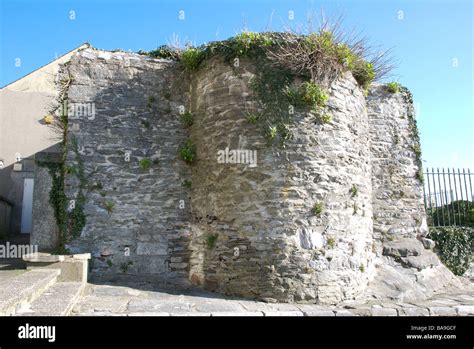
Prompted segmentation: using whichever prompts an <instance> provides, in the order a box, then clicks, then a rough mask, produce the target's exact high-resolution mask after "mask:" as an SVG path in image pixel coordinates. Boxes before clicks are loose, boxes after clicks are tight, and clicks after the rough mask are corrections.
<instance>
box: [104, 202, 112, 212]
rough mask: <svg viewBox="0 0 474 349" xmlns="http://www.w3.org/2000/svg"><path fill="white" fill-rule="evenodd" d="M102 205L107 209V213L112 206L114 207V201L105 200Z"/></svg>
mask: <svg viewBox="0 0 474 349" xmlns="http://www.w3.org/2000/svg"><path fill="white" fill-rule="evenodd" d="M104 205H105V209H106V210H107V212H108V213H109V214H110V213H112V211H113V210H114V207H115V203H114V202H113V201H106V202H105V204H104Z"/></svg>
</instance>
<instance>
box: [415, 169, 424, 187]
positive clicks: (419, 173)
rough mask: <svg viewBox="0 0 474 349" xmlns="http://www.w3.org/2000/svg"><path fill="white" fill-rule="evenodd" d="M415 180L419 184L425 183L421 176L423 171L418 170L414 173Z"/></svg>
mask: <svg viewBox="0 0 474 349" xmlns="http://www.w3.org/2000/svg"><path fill="white" fill-rule="evenodd" d="M415 178H416V179H418V180H419V181H420V183H421V184H423V183H425V177H424V176H423V169H421V168H419V169H418V170H417V171H416V174H415Z"/></svg>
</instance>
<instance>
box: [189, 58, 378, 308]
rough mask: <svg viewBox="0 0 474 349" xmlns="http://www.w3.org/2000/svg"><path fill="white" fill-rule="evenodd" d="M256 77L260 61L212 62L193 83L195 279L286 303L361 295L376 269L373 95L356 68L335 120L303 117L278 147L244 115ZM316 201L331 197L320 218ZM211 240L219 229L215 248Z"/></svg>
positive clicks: (335, 91)
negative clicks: (239, 160) (252, 162)
mask: <svg viewBox="0 0 474 349" xmlns="http://www.w3.org/2000/svg"><path fill="white" fill-rule="evenodd" d="M252 76H253V73H252V66H251V65H249V64H243V65H241V67H240V68H238V69H236V70H232V68H230V67H229V66H228V65H227V64H225V63H222V62H220V61H219V60H212V61H211V62H209V63H208V65H207V66H206V67H204V68H203V69H202V70H201V71H200V72H199V73H198V74H197V76H195V77H194V80H193V85H192V91H191V109H192V110H193V113H194V115H195V119H196V121H195V123H194V125H193V126H192V132H191V136H192V139H193V140H194V141H195V143H196V145H197V153H198V157H199V160H198V162H197V164H196V166H195V167H194V168H193V172H192V182H193V183H196V185H195V186H193V190H192V195H191V197H192V199H191V200H192V213H193V218H194V221H193V223H195V224H194V226H193V231H194V234H193V238H194V239H193V244H192V249H193V256H192V260H191V280H192V281H194V282H196V283H199V284H203V285H204V286H205V287H206V288H210V289H214V290H217V291H219V292H223V293H228V294H239V295H245V296H248V297H257V298H267V299H276V300H278V301H293V300H297V301H316V300H318V301H320V302H336V301H339V300H342V299H345V298H348V297H349V298H350V297H353V296H356V295H358V294H359V293H360V292H361V291H362V290H363V289H364V288H365V286H366V284H367V282H368V279H369V278H370V276H371V274H372V268H371V258H372V257H371V255H372V235H371V234H372V222H371V219H372V207H371V195H372V193H371V182H370V178H369V177H368V176H367V175H366V174H367V173H370V170H371V169H370V159H369V149H368V147H367V142H368V139H369V128H368V118H367V114H366V110H365V101H364V97H363V95H362V91H361V90H360V89H359V88H358V86H357V84H356V82H355V81H354V80H353V78H352V76H350V75H348V76H346V77H345V78H343V79H341V80H339V81H337V82H336V83H335V84H334V85H333V86H332V88H331V90H330V99H329V103H328V104H329V106H330V107H331V113H332V116H333V121H332V122H330V123H329V124H325V125H322V124H320V123H319V122H318V118H317V117H316V116H315V115H311V114H309V113H308V114H306V113H299V114H296V115H295V123H294V129H293V132H294V134H295V139H294V140H292V141H289V142H288V144H287V146H286V147H285V148H284V149H280V148H278V147H273V148H272V147H269V146H268V145H267V143H266V140H265V139H264V138H263V137H262V135H261V131H260V130H258V129H257V127H256V126H253V125H250V124H249V123H248V122H247V121H246V119H245V105H248V104H249V103H251V101H252V98H251V96H250V95H251V91H250V88H249V80H250V79H251V77H252ZM225 148H229V149H247V150H257V154H258V162H257V165H256V166H255V167H251V166H249V165H244V164H220V163H218V162H217V154H218V151H219V150H224V149H225ZM353 185H355V186H357V188H358V193H357V195H356V196H354V197H353V196H352V195H351V193H350V189H351V188H352V186H353ZM315 203H322V205H323V212H322V214H321V216H320V217H318V216H316V215H314V214H313V213H312V208H313V206H314V204H315ZM349 226H350V227H351V229H350V230H349V229H347V227H349ZM209 236H216V237H217V239H216V242H215V246H214V247H212V248H209V246H206V241H207V239H208V237H209ZM236 249H237V250H236Z"/></svg>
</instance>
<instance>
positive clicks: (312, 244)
mask: <svg viewBox="0 0 474 349" xmlns="http://www.w3.org/2000/svg"><path fill="white" fill-rule="evenodd" d="M65 68H67V70H68V71H69V73H70V74H71V75H72V77H73V79H74V80H73V81H72V84H71V86H70V87H69V91H68V98H69V103H73V104H74V103H94V104H95V117H93V118H91V117H90V116H87V115H86V116H82V117H73V118H71V117H70V125H69V129H68V142H69V143H70V144H71V143H72V142H73V140H75V142H77V145H78V149H77V152H76V151H74V149H72V148H71V147H70V148H69V150H68V153H67V165H68V166H69V167H72V168H73V169H74V168H75V169H76V170H74V171H71V173H70V174H68V175H67V176H66V194H67V196H68V198H69V199H70V200H74V199H77V198H78V192H79V188H80V187H81V183H82V186H83V192H84V193H85V208H84V212H85V214H86V218H87V223H86V225H85V227H84V228H83V229H82V233H81V236H80V237H79V238H78V239H76V240H75V241H74V242H73V243H71V244H70V248H71V249H72V251H73V252H79V251H81V252H82V251H84V252H92V255H93V257H94V262H93V270H94V271H95V272H100V273H108V272H110V273H116V272H128V273H153V274H159V275H161V277H162V278H161V280H163V282H168V281H171V280H173V281H174V282H180V283H186V282H187V280H190V281H191V282H192V283H193V284H197V285H201V286H202V287H204V288H207V289H210V290H214V291H218V292H221V293H226V294H232V295H238V296H245V297H251V298H258V299H265V300H268V301H288V302H291V301H305V302H321V303H336V302H339V301H341V300H345V299H353V298H357V297H363V296H364V295H367V296H373V297H380V296H381V295H383V294H390V296H391V297H392V298H398V299H401V298H403V299H406V298H410V297H412V296H413V297H414V296H417V297H418V296H419V295H420V294H422V293H427V294H429V293H430V292H435V291H436V290H438V289H439V287H438V286H437V285H436V283H435V281H436V273H441V276H440V278H441V279H442V282H441V285H443V287H444V286H445V285H447V284H448V283H450V282H451V280H452V274H450V273H449V271H447V269H446V268H444V267H443V266H442V265H441V264H440V263H439V260H438V259H437V257H436V256H435V255H434V254H433V253H432V252H431V251H429V249H425V248H424V247H423V245H422V241H424V243H425V244H426V246H428V247H429V245H430V244H429V241H425V240H426V239H425V238H424V237H423V234H424V232H425V224H426V223H425V217H424V214H423V206H422V202H421V184H420V183H419V182H418V179H416V178H415V173H416V170H417V162H416V156H415V150H414V149H415V148H414V147H415V146H416V144H417V138H416V135H415V134H414V133H413V127H412V124H411V119H410V118H409V117H408V113H409V111H410V110H411V108H412V105H411V102H410V101H409V100H407V99H406V98H405V97H404V94H395V95H391V94H389V93H388V91H385V90H384V88H383V87H381V86H375V87H374V88H373V89H372V90H371V92H370V94H369V96H368V97H367V98H365V97H364V95H363V92H362V90H361V89H360V87H359V86H358V85H357V83H356V81H355V80H354V79H353V77H352V76H351V75H350V74H347V75H345V76H343V77H341V78H340V79H339V80H337V81H335V82H334V83H333V84H332V85H331V87H330V89H329V95H330V98H329V101H328V108H329V112H330V114H331V115H332V120H331V121H330V122H329V123H326V124H323V123H321V122H320V121H319V118H318V117H317V116H316V115H313V114H312V113H311V112H307V113H302V112H300V113H296V114H295V115H294V123H293V125H292V128H293V130H292V131H293V133H294V135H295V137H294V139H292V140H290V141H289V142H288V143H287V145H286V147H285V148H279V147H270V146H268V144H267V142H266V140H265V139H264V138H263V136H262V134H261V130H259V128H258V127H257V126H256V125H252V124H250V123H248V122H247V120H246V114H245V112H246V111H247V110H251V109H252V108H253V107H255V105H254V104H253V103H254V102H255V101H254V97H253V96H252V92H251V89H250V84H249V83H250V80H251V79H252V77H253V76H254V73H255V70H254V69H255V67H254V66H253V65H252V64H250V63H249V62H245V61H243V62H241V64H240V67H239V68H232V67H231V66H229V65H228V64H226V63H224V62H222V61H221V60H219V59H217V58H214V59H211V60H208V61H207V62H205V66H204V67H201V68H200V69H199V70H198V71H197V72H196V73H194V74H193V75H192V79H191V80H190V81H187V80H186V78H185V76H186V75H184V74H183V71H182V70H181V69H180V68H179V67H178V66H177V64H176V63H173V62H171V61H168V60H159V59H151V58H147V57H144V56H139V55H134V54H126V53H110V52H104V51H97V50H92V49H87V50H84V51H81V52H80V53H78V54H76V55H75V56H74V57H73V59H72V60H71V63H70V64H69V65H68V66H67V67H65ZM150 97H152V98H151V99H150ZM180 106H182V107H184V108H185V109H186V110H190V111H191V113H192V115H193V118H194V123H193V125H192V126H191V127H190V128H189V129H186V128H184V127H183V125H182V124H181V123H180V121H179V107H180ZM403 117H405V118H403ZM188 137H189V138H190V139H191V140H192V142H193V143H194V144H195V145H196V149H197V160H196V162H195V163H194V164H192V165H188V164H186V163H185V162H183V161H182V160H180V159H179V158H178V154H177V153H178V149H179V147H180V145H181V144H182V143H183V142H184V141H185V140H186V139H188ZM226 148H228V149H229V150H250V151H256V152H257V164H256V166H251V165H250V164H239V163H219V162H218V152H219V151H224V150H225V149H226ZM126 154H130V161H126V160H125V156H126ZM78 156H79V157H78ZM79 158H80V159H81V162H82V163H83V170H84V176H83V177H84V178H83V179H82V182H81V181H80V180H79V177H78V176H77V167H78V166H79V165H80V162H78V161H77V160H78V159H79ZM144 159H150V160H154V159H157V160H159V164H155V163H152V164H150V168H147V169H143V168H141V167H140V160H144ZM74 173H76V174H74ZM84 183H85V184H84ZM185 183H187V184H189V183H190V184H191V185H190V186H189V185H183V184H185ZM352 188H356V190H355V193H354V190H351V189H352ZM318 203H320V204H321V205H322V212H321V214H320V215H317V214H314V212H313V207H314V205H315V204H318ZM111 204H113V205H112V206H113V207H111ZM107 208H108V209H107ZM423 239H425V240H423ZM124 266H125V267H124ZM443 268H444V269H443ZM397 278H398V280H397ZM404 287H405V288H406V289H407V290H408V291H407V292H405V293H404V294H403V295H400V292H398V291H397V290H401V289H404ZM410 292H411V293H410Z"/></svg>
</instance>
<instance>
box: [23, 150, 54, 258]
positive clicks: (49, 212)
mask: <svg viewBox="0 0 474 349" xmlns="http://www.w3.org/2000/svg"><path fill="white" fill-rule="evenodd" d="M51 154H52V153H45V152H41V153H37V154H36V155H35V160H36V161H38V160H43V159H44V158H45V157H48V158H51V157H52V156H58V154H56V153H54V154H53V155H51ZM58 157H59V156H58ZM34 175H35V177H34V189H33V217H32V219H33V230H32V232H31V234H30V244H32V245H35V246H37V248H38V250H39V251H51V250H53V249H54V248H55V247H56V246H57V244H58V242H59V228H58V226H57V224H56V218H55V215H54V208H53V206H52V205H51V202H50V195H51V194H50V193H51V188H52V186H53V180H52V178H51V175H50V173H49V170H48V168H46V167H43V166H39V165H36V166H35V171H34Z"/></svg>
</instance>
